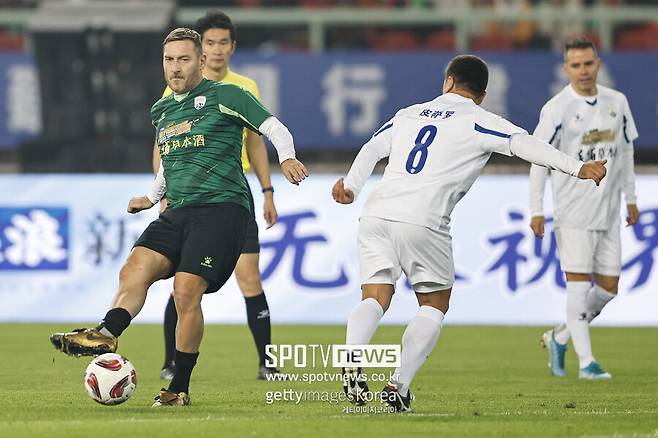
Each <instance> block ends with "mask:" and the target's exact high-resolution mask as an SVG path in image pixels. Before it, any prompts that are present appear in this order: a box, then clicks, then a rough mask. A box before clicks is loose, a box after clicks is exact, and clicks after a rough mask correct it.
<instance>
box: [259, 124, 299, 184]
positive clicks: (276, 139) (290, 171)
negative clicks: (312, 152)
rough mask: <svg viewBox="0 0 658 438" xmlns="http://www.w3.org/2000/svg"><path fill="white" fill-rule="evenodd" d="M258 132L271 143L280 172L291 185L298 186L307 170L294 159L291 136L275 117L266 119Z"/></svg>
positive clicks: (293, 146)
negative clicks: (279, 165) (276, 156)
mask: <svg viewBox="0 0 658 438" xmlns="http://www.w3.org/2000/svg"><path fill="white" fill-rule="evenodd" d="M258 130H259V131H260V132H261V133H263V134H265V136H266V137H267V138H268V139H269V140H270V141H271V142H272V144H273V145H274V148H275V149H276V153H277V155H278V156H279V163H280V164H281V172H282V173H283V176H285V177H286V179H287V180H288V181H290V182H291V183H292V184H295V185H299V183H300V182H302V181H303V180H304V179H306V177H307V176H308V170H307V169H306V166H304V164H302V162H301V161H299V160H297V158H296V157H295V145H294V143H293V139H292V134H290V131H289V130H288V128H286V126H285V125H284V124H283V123H281V122H280V121H279V120H278V119H277V118H276V117H274V116H270V117H268V118H267V119H266V120H265V121H264V122H263V123H262V124H261V125H260V126H259V127H258Z"/></svg>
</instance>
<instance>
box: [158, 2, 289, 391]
mask: <svg viewBox="0 0 658 438" xmlns="http://www.w3.org/2000/svg"><path fill="white" fill-rule="evenodd" d="M194 30H196V31H197V32H199V34H200V35H201V38H202V40H201V41H202V45H203V52H204V53H205V54H206V57H207V62H206V67H205V69H204V70H203V75H204V76H205V77H206V78H207V79H211V80H213V81H217V82H225V83H229V84H235V85H238V86H240V87H242V88H244V89H246V90H247V91H249V92H251V94H253V95H254V96H256V98H258V99H260V93H259V92H258V86H257V85H256V82H254V81H253V80H252V79H250V78H248V77H246V76H242V75H239V74H237V73H235V72H234V71H232V70H231V69H230V67H229V62H230V60H231V56H233V53H235V44H236V38H235V36H236V31H235V26H234V25H233V23H232V22H231V19H230V18H229V17H228V16H227V15H226V14H224V13H223V12H218V11H210V12H208V13H206V15H205V16H204V17H201V18H200V19H199V20H197V22H196V24H195V26H194ZM169 93H171V90H170V89H169V87H167V89H165V92H164V94H163V95H167V94H169ZM159 166H160V153H159V150H158V148H157V147H154V148H153V171H154V172H156V173H157V171H158V168H159ZM250 167H253V169H254V172H255V173H256V176H257V177H258V181H259V182H260V186H261V190H262V192H263V195H264V199H265V201H264V205H263V212H264V216H265V222H266V223H267V227H268V228H269V227H271V226H272V225H274V224H275V223H276V220H277V213H276V207H275V206H274V189H273V188H272V183H271V180H270V166H269V162H268V158H267V149H266V148H265V143H263V139H262V137H261V136H260V135H258V134H256V133H254V132H252V131H249V130H247V129H245V130H244V134H243V143H242V169H243V171H245V172H246V171H248V170H249V169H250ZM249 195H250V196H249V198H250V202H251V210H252V218H251V221H250V223H249V225H248V227H247V235H246V239H245V245H244V248H243V249H242V254H241V255H240V258H239V259H238V263H237V265H236V266H235V277H236V279H237V280H238V285H239V286H240V290H241V291H242V295H244V299H245V303H246V305H247V321H248V323H249V329H250V330H251V334H252V335H253V337H254V342H255V343H256V349H257V350H258V357H259V361H260V362H259V367H258V376H257V377H258V379H261V380H265V379H266V378H267V377H266V376H267V374H276V373H278V370H277V369H276V368H267V367H266V366H265V346H266V345H267V344H270V343H271V332H272V329H271V326H270V310H269V307H268V305H267V298H265V293H264V292H263V286H262V284H261V279H260V271H259V269H258V256H259V253H260V244H259V242H258V225H257V224H256V217H255V215H253V211H254V199H253V196H252V195H251V192H250V193H249ZM177 320H178V315H177V313H176V305H175V304H174V297H173V295H172V296H171V297H170V298H169V302H168V303H167V307H166V309H165V318H164V337H165V361H164V365H163V367H162V372H161V373H160V377H161V378H162V379H165V380H171V378H172V377H173V375H174V367H175V364H174V352H175V351H176V322H177Z"/></svg>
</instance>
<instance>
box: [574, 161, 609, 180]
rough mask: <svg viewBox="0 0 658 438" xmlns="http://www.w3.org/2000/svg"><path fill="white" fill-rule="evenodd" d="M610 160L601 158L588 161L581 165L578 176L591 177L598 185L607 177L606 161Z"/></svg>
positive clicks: (582, 177)
mask: <svg viewBox="0 0 658 438" xmlns="http://www.w3.org/2000/svg"><path fill="white" fill-rule="evenodd" d="M607 162H608V160H599V161H588V162H587V163H584V164H583V165H582V166H581V167H580V171H579V172H578V178H580V179H591V180H592V181H594V182H595V183H596V185H597V186H598V185H599V183H600V182H601V181H602V180H603V178H605V174H606V173H607V169H606V168H605V163H607Z"/></svg>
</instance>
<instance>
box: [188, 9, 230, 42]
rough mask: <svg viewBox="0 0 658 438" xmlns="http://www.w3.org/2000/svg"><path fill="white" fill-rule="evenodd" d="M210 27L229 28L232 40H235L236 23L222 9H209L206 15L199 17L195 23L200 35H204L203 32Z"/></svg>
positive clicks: (195, 28)
mask: <svg viewBox="0 0 658 438" xmlns="http://www.w3.org/2000/svg"><path fill="white" fill-rule="evenodd" d="M208 29H226V30H228V33H229V35H230V36H231V41H235V37H236V30H235V25H234V24H233V22H232V21H231V19H230V18H229V16H228V15H226V14H225V13H223V12H221V11H208V12H206V15H204V16H203V17H201V18H199V19H198V20H197V21H196V24H195V25H194V30H196V31H197V32H199V35H201V37H203V34H204V33H205V32H206V31H207V30H208Z"/></svg>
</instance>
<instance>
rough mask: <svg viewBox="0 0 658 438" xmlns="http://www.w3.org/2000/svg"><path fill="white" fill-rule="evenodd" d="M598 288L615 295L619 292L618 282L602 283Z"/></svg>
mask: <svg viewBox="0 0 658 438" xmlns="http://www.w3.org/2000/svg"><path fill="white" fill-rule="evenodd" d="M599 287H601V288H602V289H604V290H605V291H606V292H608V293H611V294H616V293H617V291H618V290H619V280H616V281H614V280H610V281H604V282H602V284H599Z"/></svg>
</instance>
